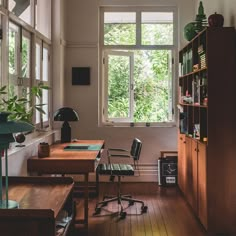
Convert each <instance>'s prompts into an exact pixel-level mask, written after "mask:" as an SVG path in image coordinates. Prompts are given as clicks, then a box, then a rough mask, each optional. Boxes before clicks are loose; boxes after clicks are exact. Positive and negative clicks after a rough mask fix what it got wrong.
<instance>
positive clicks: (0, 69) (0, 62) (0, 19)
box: [0, 14, 6, 82]
mask: <svg viewBox="0 0 236 236" xmlns="http://www.w3.org/2000/svg"><path fill="white" fill-rule="evenodd" d="M0 27H1V29H2V15H1V14H0ZM0 81H2V39H0ZM2 82H3V81H2ZM5 82H6V81H5Z"/></svg>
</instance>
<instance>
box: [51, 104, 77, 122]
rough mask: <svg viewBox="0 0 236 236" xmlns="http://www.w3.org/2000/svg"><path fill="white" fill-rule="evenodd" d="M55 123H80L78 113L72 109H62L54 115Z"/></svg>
mask: <svg viewBox="0 0 236 236" xmlns="http://www.w3.org/2000/svg"><path fill="white" fill-rule="evenodd" d="M54 120H55V121H78V120H79V115H78V113H77V112H76V111H75V110H74V109H72V108H70V107H62V108H60V109H58V110H57V111H56V112H55V113H54Z"/></svg>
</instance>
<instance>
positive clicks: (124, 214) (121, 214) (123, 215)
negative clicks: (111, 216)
mask: <svg viewBox="0 0 236 236" xmlns="http://www.w3.org/2000/svg"><path fill="white" fill-rule="evenodd" d="M125 217H126V212H125V211H122V212H121V213H120V218H121V219H125Z"/></svg>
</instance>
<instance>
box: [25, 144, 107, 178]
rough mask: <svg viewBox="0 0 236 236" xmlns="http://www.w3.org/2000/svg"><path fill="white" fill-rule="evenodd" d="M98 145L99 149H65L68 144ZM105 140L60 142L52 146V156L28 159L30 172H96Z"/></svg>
mask: <svg viewBox="0 0 236 236" xmlns="http://www.w3.org/2000/svg"><path fill="white" fill-rule="evenodd" d="M76 144H78V145H97V146H99V147H100V148H98V150H83V149H80V150H64V148H65V147H66V146H68V145H76ZM103 146H104V140H78V141H77V142H72V143H58V144H53V145H52V146H50V156H49V157H44V158H38V157H32V158H30V159H28V161H27V168H28V171H30V172H34V171H35V172H37V173H47V174H79V173H89V172H94V171H95V169H96V159H97V157H99V155H100V152H101V149H102V148H103Z"/></svg>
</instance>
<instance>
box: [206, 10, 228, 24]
mask: <svg viewBox="0 0 236 236" xmlns="http://www.w3.org/2000/svg"><path fill="white" fill-rule="evenodd" d="M208 24H209V26H211V27H223V25H224V17H223V16H222V15H221V14H217V13H216V12H215V13H214V14H212V15H210V16H209V17H208Z"/></svg>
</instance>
